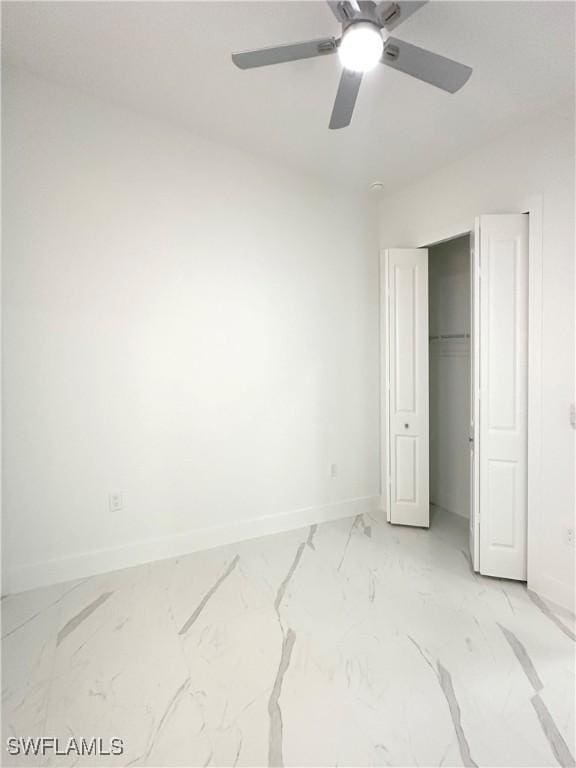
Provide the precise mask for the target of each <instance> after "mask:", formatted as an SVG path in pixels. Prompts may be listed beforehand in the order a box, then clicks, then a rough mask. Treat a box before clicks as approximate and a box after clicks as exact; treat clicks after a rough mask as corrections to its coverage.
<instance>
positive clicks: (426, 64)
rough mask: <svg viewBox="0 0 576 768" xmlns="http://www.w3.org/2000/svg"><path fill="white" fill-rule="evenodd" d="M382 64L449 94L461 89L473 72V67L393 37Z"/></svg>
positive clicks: (386, 46) (383, 56)
mask: <svg viewBox="0 0 576 768" xmlns="http://www.w3.org/2000/svg"><path fill="white" fill-rule="evenodd" d="M382 63H383V64H387V65H388V66H389V67H392V68H393V69H398V70H399V71H400V72H405V73H406V74H407V75H411V76H412V77H415V78H417V79H418V80H423V81H424V82H425V83H430V85H435V86H436V87H437V88H442V90H443V91H448V92H449V93H455V92H456V91H458V90H460V88H462V86H463V85H464V84H465V83H466V81H467V80H468V78H469V77H470V75H471V74H472V68H471V67H467V66H466V65H465V64H460V63H458V62H457V61H453V60H452V59H447V58H446V57H445V56H440V55H439V54H437V53H432V51H427V50H426V49H425V48H419V47H418V46H417V45H411V44H410V43H405V42H403V41H402V40H397V39H396V38H394V37H389V38H388V40H387V41H386V43H385V45H384V53H383V54H382Z"/></svg>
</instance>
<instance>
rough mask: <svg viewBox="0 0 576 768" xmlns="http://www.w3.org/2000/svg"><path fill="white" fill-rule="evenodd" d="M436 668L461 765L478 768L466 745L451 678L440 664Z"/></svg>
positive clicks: (466, 740)
mask: <svg viewBox="0 0 576 768" xmlns="http://www.w3.org/2000/svg"><path fill="white" fill-rule="evenodd" d="M437 666H438V680H439V682H440V686H441V687H442V691H443V692H444V696H445V697H446V701H447V703H448V708H449V710H450V717H451V718H452V722H453V724H454V730H455V731H456V738H457V739H458V746H459V747H460V757H461V758H462V765H464V766H466V768H478V764H477V763H476V762H474V760H473V759H472V755H471V754H470V746H469V744H468V739H467V737H466V734H465V733H464V729H463V727H462V719H461V715H460V705H459V704H458V699H457V698H456V694H455V692H454V685H453V684H452V677H451V675H450V673H449V672H448V670H447V669H446V668H445V667H443V666H442V664H440V662H438V664H437Z"/></svg>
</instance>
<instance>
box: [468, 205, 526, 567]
mask: <svg viewBox="0 0 576 768" xmlns="http://www.w3.org/2000/svg"><path fill="white" fill-rule="evenodd" d="M477 231H479V244H475V245H476V247H478V257H479V269H480V328H479V331H480V334H479V350H480V361H479V362H480V372H479V374H480V423H479V430H478V431H479V434H478V438H479V446H477V449H478V447H479V472H480V499H479V512H480V520H479V524H480V573H482V574H485V575H489V576H500V577H504V578H508V579H520V580H524V579H526V528H527V514H526V505H527V495H526V489H527V381H528V374H527V362H528V314H527V312H528V216H527V215H524V214H507V215H490V216H481V217H480V220H479V222H478V227H477Z"/></svg>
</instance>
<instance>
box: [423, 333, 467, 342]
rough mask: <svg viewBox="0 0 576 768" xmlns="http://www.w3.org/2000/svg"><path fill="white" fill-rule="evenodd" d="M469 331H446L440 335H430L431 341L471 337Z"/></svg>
mask: <svg viewBox="0 0 576 768" xmlns="http://www.w3.org/2000/svg"><path fill="white" fill-rule="evenodd" d="M469 338H470V334H469V333H444V334H440V336H428V340H429V341H435V340H436V339H469Z"/></svg>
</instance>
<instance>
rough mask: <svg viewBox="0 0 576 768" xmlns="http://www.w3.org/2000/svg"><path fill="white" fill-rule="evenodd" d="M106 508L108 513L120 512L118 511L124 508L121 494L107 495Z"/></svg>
mask: <svg viewBox="0 0 576 768" xmlns="http://www.w3.org/2000/svg"><path fill="white" fill-rule="evenodd" d="M108 506H109V508H110V512H120V510H121V509H122V507H123V506H124V503H123V501H122V494H121V493H110V494H108Z"/></svg>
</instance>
